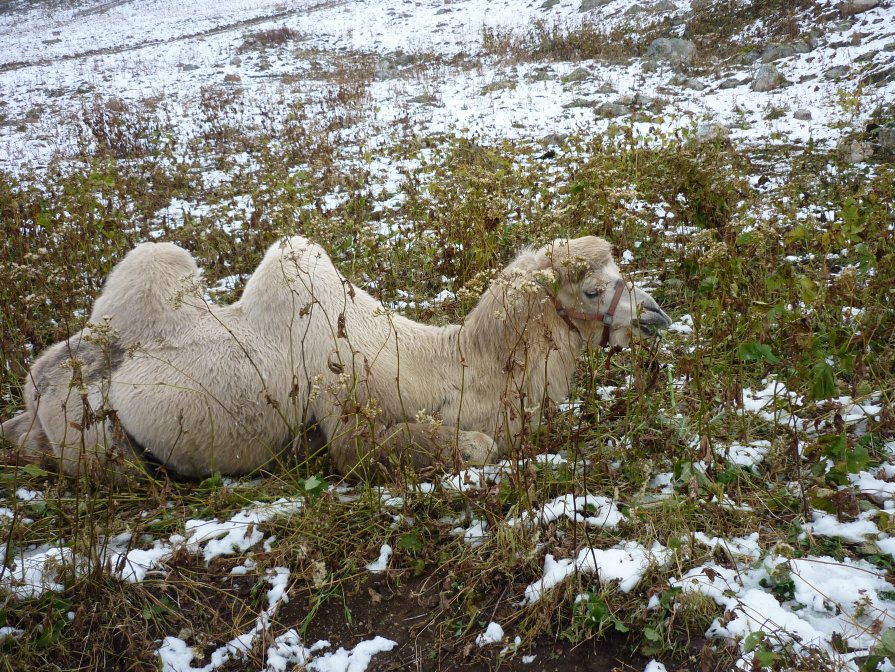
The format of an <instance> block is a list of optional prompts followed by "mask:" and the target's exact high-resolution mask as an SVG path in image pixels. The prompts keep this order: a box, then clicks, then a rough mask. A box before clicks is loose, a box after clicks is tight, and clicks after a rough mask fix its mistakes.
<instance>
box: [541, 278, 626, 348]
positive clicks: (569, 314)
mask: <svg viewBox="0 0 895 672" xmlns="http://www.w3.org/2000/svg"><path fill="white" fill-rule="evenodd" d="M624 291H625V281H624V280H622V279H621V278H619V279H618V280H616V281H615V294H613V295H612V301H611V302H610V303H609V308H608V309H607V310H606V312H605V313H585V312H584V311H581V310H574V309H571V308H566V307H565V306H563V305H562V304H561V303H560V302H559V299H558V298H556V296H554V297H553V305H554V306H555V307H556V314H557V315H559V316H560V317H561V318H562V319H563V321H564V322H565V323H566V324H567V325H568V326H569V328H570V329H571V330H573V331H576V332H578V333H579V335H580V334H581V332H579V331H578V327H576V326H575V324H574V323H573V322H572V320H585V321H587V322H602V323H603V335H602V337H601V338H600V347H601V348H605V347H606V346H608V345H609V332H610V331H611V328H612V323H613V322H614V321H615V310H616V308H618V304H619V303H620V302H621V300H622V294H623V293H624Z"/></svg>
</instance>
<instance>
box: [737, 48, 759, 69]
mask: <svg viewBox="0 0 895 672" xmlns="http://www.w3.org/2000/svg"><path fill="white" fill-rule="evenodd" d="M759 58H761V54H759V53H758V52H757V51H755V50H754V49H752V50H750V51H747V52H746V53H745V54H740V55H739V56H738V57H737V62H738V63H739V64H741V65H752V64H753V63H755V61H757V60H758V59H759Z"/></svg>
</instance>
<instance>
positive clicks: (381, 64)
mask: <svg viewBox="0 0 895 672" xmlns="http://www.w3.org/2000/svg"><path fill="white" fill-rule="evenodd" d="M397 76H398V66H397V65H396V64H395V62H394V61H393V60H392V59H390V58H380V59H379V60H378V61H377V62H376V65H375V67H374V68H373V79H375V80H376V81H377V82H384V81H385V80H387V79H395V78H396V77H397Z"/></svg>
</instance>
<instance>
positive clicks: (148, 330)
mask: <svg viewBox="0 0 895 672" xmlns="http://www.w3.org/2000/svg"><path fill="white" fill-rule="evenodd" d="M199 292H201V279H200V271H199V267H198V265H197V264H196V260H195V259H193V257H192V255H191V254H190V253H189V252H187V251H186V250H184V249H183V248H181V247H178V246H177V245H175V244H174V243H140V244H139V245H137V246H136V247H135V248H134V249H133V250H131V251H130V252H128V253H127V255H125V257H124V259H122V260H121V261H120V262H119V263H118V265H117V266H115V268H114V269H113V270H112V273H111V274H109V279H108V280H107V281H106V284H105V286H104V287H103V291H102V293H101V294H100V296H99V298H98V299H97V301H96V303H95V304H94V306H93V311H92V313H91V315H90V321H91V322H93V323H95V324H96V323H100V322H102V321H103V320H105V319H106V318H108V319H109V320H110V322H111V325H112V327H114V328H115V330H116V331H118V333H119V334H120V336H121V337H122V339H123V340H125V341H138V340H139V341H144V342H145V340H146V339H147V338H154V337H161V336H162V335H164V334H165V333H167V332H169V331H170V330H171V329H172V328H176V327H180V326H182V325H183V323H184V322H188V321H189V320H190V319H191V316H192V315H193V314H194V313H195V312H196V311H197V310H200V309H201V307H202V301H201V300H198V299H201V296H197V295H198V294H199Z"/></svg>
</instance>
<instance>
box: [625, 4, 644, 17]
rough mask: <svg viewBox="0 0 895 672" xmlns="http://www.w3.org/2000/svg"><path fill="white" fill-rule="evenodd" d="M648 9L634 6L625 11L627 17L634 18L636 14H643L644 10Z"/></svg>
mask: <svg viewBox="0 0 895 672" xmlns="http://www.w3.org/2000/svg"><path fill="white" fill-rule="evenodd" d="M645 9H646V7H644V6H643V5H638V4H633V5H631V6H630V7H628V8H627V9H626V10H625V16H634V15H635V14H642V13H643V10H645Z"/></svg>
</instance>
